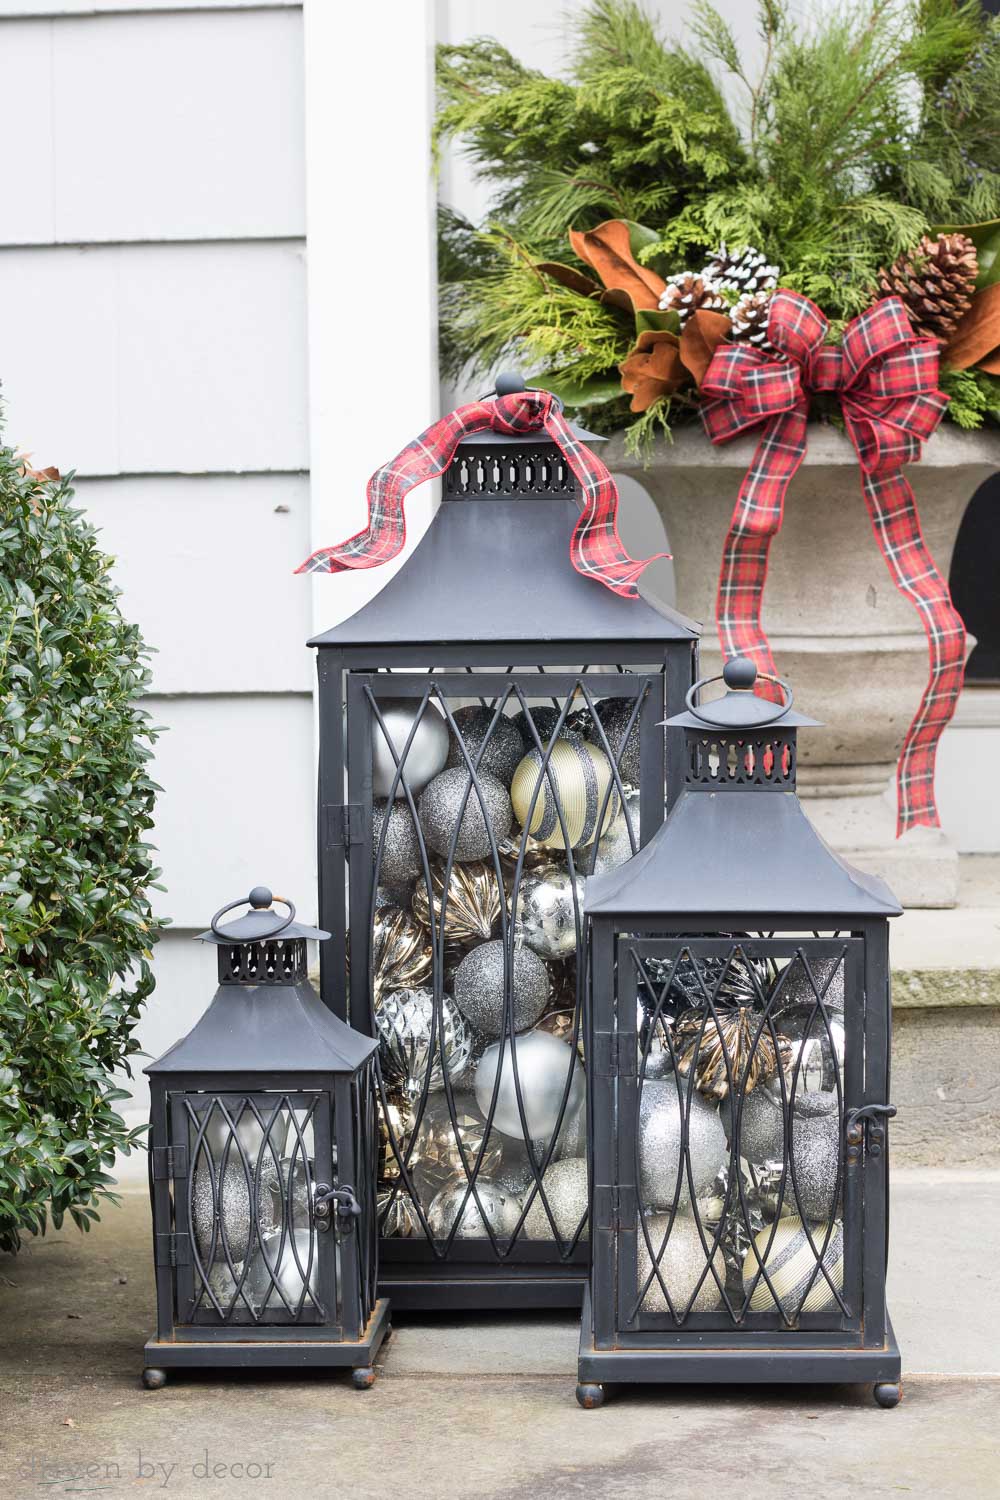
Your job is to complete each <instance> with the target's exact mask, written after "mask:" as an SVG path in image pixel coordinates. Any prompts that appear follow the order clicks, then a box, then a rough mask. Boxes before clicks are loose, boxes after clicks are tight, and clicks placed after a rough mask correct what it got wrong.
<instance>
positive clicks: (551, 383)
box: [537, 374, 622, 406]
mask: <svg viewBox="0 0 1000 1500" xmlns="http://www.w3.org/2000/svg"><path fill="white" fill-rule="evenodd" d="M537 384H538V385H540V386H541V387H542V388H543V389H544V390H546V391H551V392H552V394H553V396H558V397H559V400H560V401H561V402H562V403H563V405H564V406H596V405H597V404H598V403H599V402H601V401H613V400H614V399H615V397H616V396H620V395H621V393H622V383H621V379H620V377H619V376H618V375H595V376H593V377H592V378H591V379H590V380H583V381H574V380H570V379H564V378H563V377H562V376H560V375H559V374H553V375H539V377H538V380H537Z"/></svg>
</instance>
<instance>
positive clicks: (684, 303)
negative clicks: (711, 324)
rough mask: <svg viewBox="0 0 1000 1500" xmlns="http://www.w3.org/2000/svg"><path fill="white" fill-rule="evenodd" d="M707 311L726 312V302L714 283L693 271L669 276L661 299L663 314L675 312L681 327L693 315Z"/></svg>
mask: <svg viewBox="0 0 1000 1500" xmlns="http://www.w3.org/2000/svg"><path fill="white" fill-rule="evenodd" d="M703 309H707V310H708V311H709V312H725V310H726V302H725V298H724V297H723V296H722V293H721V292H720V291H719V289H718V287H717V286H716V285H715V283H714V282H713V281H711V280H710V279H708V278H706V277H704V276H697V275H695V273H694V272H693V271H681V272H680V274H679V275H677V276H668V277H667V285H666V288H665V289H664V291H663V294H662V295H661V297H660V310H661V312H675V313H677V315H678V317H679V318H680V320H681V327H682V328H683V327H684V324H685V323H686V322H687V320H688V318H689V317H690V316H691V314H692V313H695V312H701V311H702V310H703Z"/></svg>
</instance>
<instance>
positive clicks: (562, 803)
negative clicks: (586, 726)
mask: <svg viewBox="0 0 1000 1500" xmlns="http://www.w3.org/2000/svg"><path fill="white" fill-rule="evenodd" d="M539 781H540V784H539ZM609 786H610V787H611V792H610V795H609V794H608V788H609ZM536 787H537V788H538V795H537V797H535V789H536ZM553 788H554V794H553ZM510 797H511V802H512V803H513V804H514V812H515V815H516V816H517V818H518V821H519V822H520V824H521V826H522V828H527V830H528V833H529V834H530V835H531V837H532V838H533V839H535V841H536V842H537V843H539V844H544V845H545V846H546V847H547V848H550V849H564V848H566V847H567V843H566V840H567V839H568V843H569V847H570V848H571V849H572V848H576V847H577V846H578V845H584V846H585V845H587V844H592V843H593V842H594V840H595V839H596V838H600V836H601V834H602V833H606V832H607V831H608V829H609V828H610V827H611V825H612V823H613V822H614V821H615V819H616V818H617V816H618V813H619V810H620V806H621V803H620V799H619V796H618V790H617V788H616V787H615V786H614V785H613V784H612V771H611V763H610V761H609V760H608V757H607V756H606V755H605V753H604V751H603V750H601V749H599V747H598V746H597V745H591V744H590V743H589V741H587V740H580V739H568V740H564V739H559V740H556V742H555V744H554V745H553V746H552V753H551V755H550V756H549V760H548V764H547V766H546V768H545V771H543V770H542V756H541V753H540V751H539V750H538V749H537V748H535V749H533V750H529V751H528V753H527V755H526V756H525V757H524V759H523V760H522V761H521V764H520V765H519V766H518V768H517V770H516V771H515V772H514V780H513V781H512V782H511V788H510ZM605 797H607V806H606V808H605ZM532 798H534V799H535V805H534V807H533V808H532V806H531V803H532ZM557 799H558V801H557ZM559 808H561V809H562V816H563V820H564V822H565V827H566V838H565V839H564V837H563V823H562V822H560V819H559ZM602 809H603V811H604V815H603V818H602V817H601V813H602ZM529 816H530V823H529V822H528V819H529ZM599 820H600V823H601V826H600V828H598V821H599Z"/></svg>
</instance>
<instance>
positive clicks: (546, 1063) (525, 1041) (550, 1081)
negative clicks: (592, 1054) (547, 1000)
mask: <svg viewBox="0 0 1000 1500" xmlns="http://www.w3.org/2000/svg"><path fill="white" fill-rule="evenodd" d="M501 1054H502V1059H501ZM515 1055H516V1058H517V1079H518V1081H519V1083H520V1088H521V1099H522V1101H523V1103H524V1116H525V1120H526V1121H527V1127H528V1135H529V1137H530V1138H531V1139H532V1140H533V1141H539V1140H541V1141H547V1140H548V1138H549V1137H550V1136H551V1134H552V1132H553V1130H554V1129H555V1128H556V1125H557V1124H558V1122H559V1118H560V1111H561V1110H562V1109H563V1095H564V1094H566V1104H565V1118H567V1119H568V1118H570V1117H571V1116H572V1115H573V1114H574V1113H575V1112H576V1110H577V1109H579V1107H580V1105H581V1104H582V1102H583V1098H584V1093H585V1086H584V1080H583V1071H582V1069H581V1067H580V1064H579V1062H578V1061H577V1056H576V1052H575V1051H574V1050H573V1048H572V1047H569V1046H567V1045H566V1043H565V1042H560V1041H558V1040H557V1039H556V1038H555V1037H554V1036H549V1035H548V1033H547V1032H544V1031H529V1032H527V1033H526V1034H525V1035H524V1036H519V1037H515V1038H513V1039H511V1038H508V1039H506V1040H505V1041H504V1042H502V1043H501V1042H494V1043H493V1044H492V1046H489V1047H487V1049H486V1051H485V1052H484V1053H483V1057H482V1061H481V1062H480V1064H479V1067H478V1068H477V1069H476V1077H475V1091H476V1103H477V1104H478V1105H479V1108H480V1111H481V1112H482V1114H483V1117H484V1118H486V1117H488V1115H489V1112H490V1106H491V1104H492V1100H493V1089H494V1086H495V1085H496V1081H497V1074H498V1073H499V1075H500V1084H499V1089H498V1091H497V1102H496V1110H495V1113H494V1116H493V1124H494V1126H495V1127H496V1129H497V1130H499V1131H500V1132H501V1134H503V1135H510V1136H514V1137H515V1138H516V1139H518V1140H523V1138H524V1127H523V1126H522V1124H521V1115H520V1111H519V1109H518V1103H517V1088H516V1085H515V1073H514V1060H513V1059H514V1056H515ZM567 1080H568V1081H569V1088H568V1092H567Z"/></svg>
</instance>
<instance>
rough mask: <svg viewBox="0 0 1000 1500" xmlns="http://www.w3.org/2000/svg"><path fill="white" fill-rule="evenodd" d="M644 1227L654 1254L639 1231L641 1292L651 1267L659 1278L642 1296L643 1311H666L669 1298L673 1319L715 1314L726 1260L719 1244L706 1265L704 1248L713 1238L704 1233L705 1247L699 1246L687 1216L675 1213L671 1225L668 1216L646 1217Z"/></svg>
mask: <svg viewBox="0 0 1000 1500" xmlns="http://www.w3.org/2000/svg"><path fill="white" fill-rule="evenodd" d="M645 1226H646V1231H647V1233H648V1235H649V1241H650V1244H651V1245H652V1247H653V1254H652V1256H650V1253H649V1245H647V1244H646V1236H645V1235H644V1234H643V1232H642V1229H641V1228H640V1230H639V1233H638V1235H637V1236H636V1240H637V1244H638V1256H637V1260H638V1271H639V1283H638V1284H639V1290H640V1292H641V1291H642V1289H643V1287H644V1286H645V1285H646V1278H647V1277H648V1276H650V1275H651V1274H652V1272H653V1266H654V1265H655V1266H656V1267H657V1270H658V1272H659V1276H656V1275H653V1279H652V1281H651V1282H650V1284H649V1287H648V1289H647V1290H646V1292H645V1295H644V1296H643V1299H642V1310H643V1312H659V1313H664V1312H669V1311H670V1304H669V1303H668V1302H667V1297H668V1296H669V1298H670V1303H672V1304H673V1313H674V1316H675V1317H678V1318H680V1317H683V1316H684V1315H685V1314H686V1313H687V1312H688V1311H691V1312H712V1311H714V1309H715V1308H717V1307H718V1305H719V1303H720V1302H721V1301H722V1293H721V1291H720V1290H719V1284H720V1283H721V1284H722V1286H725V1284H726V1260H725V1255H724V1253H723V1249H722V1246H721V1244H720V1245H719V1247H718V1249H717V1250H716V1252H715V1254H714V1255H713V1256H712V1263H711V1266H709V1263H708V1256H707V1255H706V1253H705V1247H706V1246H707V1248H708V1249H709V1250H711V1248H712V1242H713V1236H712V1235H711V1234H709V1233H708V1231H707V1230H704V1231H703V1232H704V1235H705V1245H702V1242H701V1235H700V1234H699V1232H698V1225H697V1223H696V1222H695V1220H694V1219H693V1218H690V1217H688V1215H686V1214H675V1215H674V1222H673V1224H671V1223H670V1215H669V1214H648V1215H647V1216H646V1218H645ZM668 1230H669V1235H668ZM665 1236H666V1243H664V1237H665ZM713 1269H714V1271H715V1272H716V1273H717V1275H718V1277H719V1280H718V1281H716V1279H715V1276H713V1274H712V1271H713ZM703 1275H704V1280H703V1281H702V1276H703ZM699 1282H701V1285H700V1286H699Z"/></svg>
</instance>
